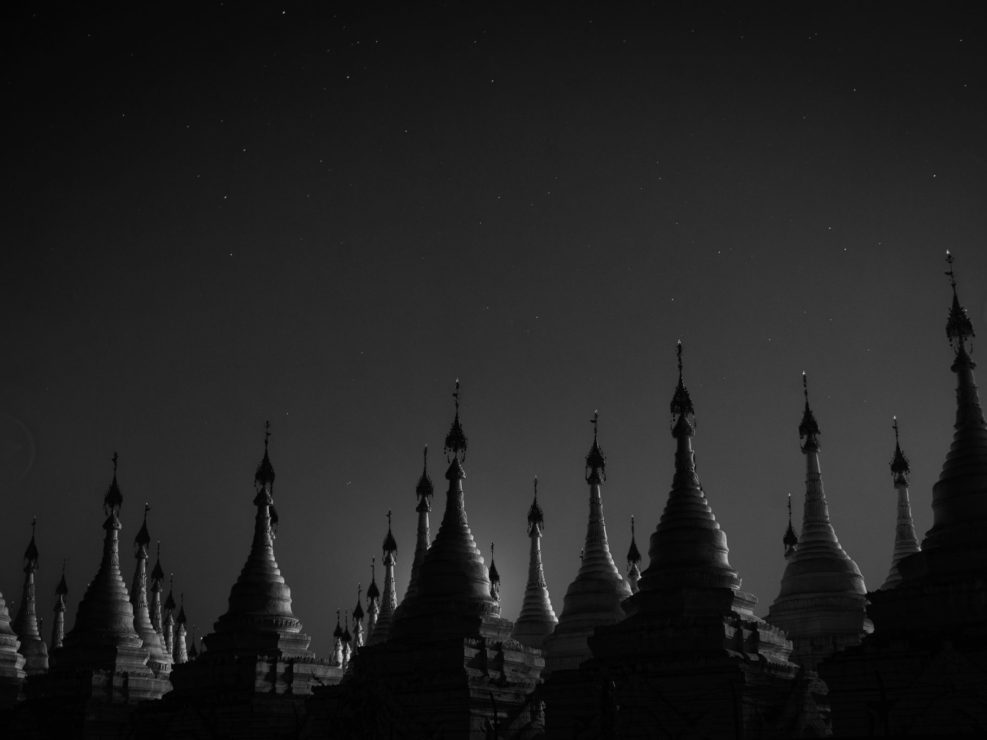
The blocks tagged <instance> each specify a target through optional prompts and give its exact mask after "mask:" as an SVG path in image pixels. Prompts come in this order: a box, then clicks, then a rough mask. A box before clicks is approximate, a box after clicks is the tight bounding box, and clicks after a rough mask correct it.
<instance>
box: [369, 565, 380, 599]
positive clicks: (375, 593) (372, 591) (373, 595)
mask: <svg viewBox="0 0 987 740" xmlns="http://www.w3.org/2000/svg"><path fill="white" fill-rule="evenodd" d="M376 571H377V558H370V585H369V586H367V601H368V602H371V601H376V600H377V599H379V598H380V589H379V588H378V587H377V572H376Z"/></svg>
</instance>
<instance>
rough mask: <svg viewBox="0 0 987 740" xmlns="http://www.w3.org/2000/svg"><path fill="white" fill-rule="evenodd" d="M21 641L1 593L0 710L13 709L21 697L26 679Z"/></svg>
mask: <svg viewBox="0 0 987 740" xmlns="http://www.w3.org/2000/svg"><path fill="white" fill-rule="evenodd" d="M19 648H20V640H19V639H17V633H15V632H14V630H13V629H12V628H11V626H10V612H9V611H8V609H7V602H6V601H4V598H3V594H2V593H0V710H4V709H8V708H10V707H12V706H13V705H14V704H15V703H16V702H17V700H18V699H19V698H20V696H21V686H22V684H23V683H24V677H25V676H26V675H27V674H26V673H25V671H24V656H23V655H21V653H20V652H19V650H18V649H19Z"/></svg>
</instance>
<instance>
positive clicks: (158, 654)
mask: <svg viewBox="0 0 987 740" xmlns="http://www.w3.org/2000/svg"><path fill="white" fill-rule="evenodd" d="M150 510H151V507H150V506H149V505H148V504H146V503H145V504H144V522H143V524H141V528H140V530H139V531H138V532H137V536H136V537H135V538H134V558H135V559H136V560H137V567H136V568H135V569H134V580H133V585H132V586H131V589H130V603H131V605H132V606H133V608H134V630H136V632H137V634H138V635H140V638H141V640H143V642H144V647H145V648H147V650H148V653H149V660H148V667H150V669H151V670H152V671H154V674H155V675H156V676H163V677H167V676H168V675H169V674H170V673H171V664H172V659H171V656H170V655H169V654H168V653H166V652H165V645H164V639H163V638H162V637H161V635H160V634H159V633H158V631H157V630H156V629H155V628H154V625H153V623H152V622H151V611H150V606H149V605H148V601H147V548H148V546H149V545H150V544H151V535H150V534H149V533H148V531H147V512H149V511H150ZM158 593H159V594H160V588H159V590H158ZM160 605H161V602H160V599H159V601H158V604H157V606H158V607H160Z"/></svg>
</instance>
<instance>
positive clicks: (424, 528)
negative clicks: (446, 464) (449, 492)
mask: <svg viewBox="0 0 987 740" xmlns="http://www.w3.org/2000/svg"><path fill="white" fill-rule="evenodd" d="M422 459H423V462H422V474H421V477H420V478H419V479H418V485H417V486H416V487H415V495H416V496H417V497H418V506H416V507H415V511H417V512H418V536H417V538H416V539H415V558H414V560H413V561H412V562H411V578H410V580H409V581H408V589H407V590H406V591H405V592H404V598H405V599H410V598H414V596H415V594H417V593H418V575H419V571H421V567H422V563H423V562H424V561H425V553H426V552H428V545H429V543H428V514H429V512H430V511H431V510H432V496H433V494H434V489H433V487H432V479H431V478H429V476H428V445H425V450H424V452H423V453H422Z"/></svg>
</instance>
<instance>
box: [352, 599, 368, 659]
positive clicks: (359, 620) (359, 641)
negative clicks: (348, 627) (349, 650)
mask: <svg viewBox="0 0 987 740" xmlns="http://www.w3.org/2000/svg"><path fill="white" fill-rule="evenodd" d="M362 601H363V584H360V583H358V584H356V608H354V609H353V652H354V653H356V652H357V651H359V649H360V648H362V647H363V646H364V644H365V637H364V632H363V604H362V603H361V602H362Z"/></svg>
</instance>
